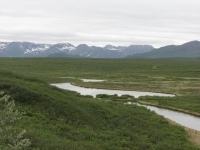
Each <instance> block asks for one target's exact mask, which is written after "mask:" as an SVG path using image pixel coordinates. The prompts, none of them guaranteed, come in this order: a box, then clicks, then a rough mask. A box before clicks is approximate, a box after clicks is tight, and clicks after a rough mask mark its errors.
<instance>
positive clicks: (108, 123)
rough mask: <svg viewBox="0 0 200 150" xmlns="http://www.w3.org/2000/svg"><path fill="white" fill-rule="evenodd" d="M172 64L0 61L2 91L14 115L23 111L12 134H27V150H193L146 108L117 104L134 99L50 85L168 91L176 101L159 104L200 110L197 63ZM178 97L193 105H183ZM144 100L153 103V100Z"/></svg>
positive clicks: (181, 135) (180, 131) (178, 130)
mask: <svg viewBox="0 0 200 150" xmlns="http://www.w3.org/2000/svg"><path fill="white" fill-rule="evenodd" d="M173 61H174V62H176V63H174V62H173ZM173 61H172V62H171V61H169V60H130V59H123V60H122V59H116V60H115V59H113V60H112V59H53V58H51V59H45V58H43V59H38V58H37V59H22V58H11V59H9V58H7V59H1V60H0V68H1V69H0V91H4V92H5V93H6V94H8V95H10V96H11V97H12V98H13V99H14V100H15V103H16V108H15V109H16V110H19V111H20V112H24V113H25V114H24V115H23V116H22V118H21V120H20V121H19V122H17V123H16V124H14V126H13V127H12V129H13V130H15V129H16V130H18V131H22V130H23V129H25V130H26V131H27V132H26V133H25V134H24V137H25V138H27V139H29V140H30V142H31V145H30V149H34V150H39V149H41V150H42V149H49V150H50V149H52V150H53V149H59V150H62V149H63V150H64V149H72V150H73V149H76V150H77V149H81V150H82V149H87V150H88V149H95V150H98V149H107V150H109V149H110V150H113V149H116V150H117V149H120V150H122V149H124V150H125V149H138V150H142V149H145V150H146V149H149V150H154V149H158V150H159V149H164V150H165V149H170V150H173V149H174V150H178V149H180V150H182V149H193V150H195V149H196V150H197V149H199V148H198V147H196V146H195V145H194V144H193V143H191V142H190V141H189V140H188V135H187V133H186V132H185V130H184V129H183V128H182V127H180V126H176V125H173V124H170V123H168V121H167V120H166V119H164V118H163V117H162V116H159V115H157V114H155V113H154V112H151V111H149V110H147V109H146V108H144V107H138V106H134V105H124V103H123V102H121V101H123V99H134V98H133V97H129V96H122V97H118V98H117V99H118V101H111V100H112V99H116V97H115V96H110V97H106V96H105V95H104V96H103V97H104V98H105V97H106V99H105V100H103V99H102V100H98V99H94V98H92V97H90V96H81V95H80V94H78V93H76V92H72V91H66V90H62V89H58V88H56V87H53V86H51V85H49V83H55V82H72V83H74V84H77V85H81V86H86V87H93V86H96V87H97V88H110V89H126V90H135V89H137V90H144V91H154V92H165V93H174V94H176V95H178V96H177V98H176V99H175V100H176V101H177V103H170V101H172V100H171V99H170V98H169V99H163V102H162V104H159V105H166V106H167V105H170V106H173V107H177V108H179V107H181V108H182V109H191V110H192V111H195V112H198V110H197V109H196V108H195V107H196V105H198V93H199V92H198V90H197V89H198V88H199V87H198V86H197V85H198V82H199V78H200V75H198V74H196V71H198V66H196V65H197V64H198V63H200V62H199V61H198V60H173ZM173 63H174V65H172V64H173ZM170 65H171V66H170ZM193 65H194V66H193ZM193 72H194V73H193ZM59 77H76V78H92V79H103V80H106V82H102V83H101V82H99V83H84V82H82V81H81V80H79V79H73V78H59ZM142 79H143V80H142ZM172 83H173V84H172ZM171 84H172V85H171ZM185 85H187V86H185ZM191 89H192V90H191ZM183 91H185V92H183ZM99 96H100V97H101V96H102V95H99ZM192 96H194V97H195V98H191V97H192ZM182 97H183V99H182ZM184 97H188V98H191V99H192V100H191V101H187V98H185V99H184ZM110 99H111V100H110ZM195 99H196V100H195ZM142 100H144V101H152V102H155V103H158V102H156V101H158V99H156V98H155V97H154V99H152V100H151V99H150V98H148V97H146V99H145V98H142ZM181 100H183V102H182V101H181ZM159 102H160V101H159ZM188 104H191V105H192V107H190V106H187V105H188ZM186 106H187V107H186Z"/></svg>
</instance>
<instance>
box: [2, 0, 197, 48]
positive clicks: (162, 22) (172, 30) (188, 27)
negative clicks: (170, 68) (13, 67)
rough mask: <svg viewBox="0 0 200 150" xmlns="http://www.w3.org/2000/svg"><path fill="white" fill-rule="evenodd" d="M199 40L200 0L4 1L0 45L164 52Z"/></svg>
mask: <svg viewBox="0 0 200 150" xmlns="http://www.w3.org/2000/svg"><path fill="white" fill-rule="evenodd" d="M192 40H198V41H199V40H200V0H0V41H29V42H37V43H71V44H73V45H75V46H76V45H78V44H82V43H85V44H88V45H90V46H92V45H96V46H105V45H107V44H112V45H115V46H118V45H121V46H128V45H131V44H149V45H152V46H154V47H161V46H165V45H169V44H175V45H179V44H183V43H185V42H188V41H192Z"/></svg>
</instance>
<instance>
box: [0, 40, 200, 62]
mask: <svg viewBox="0 0 200 150" xmlns="http://www.w3.org/2000/svg"><path fill="white" fill-rule="evenodd" d="M0 57H73V58H74V57H76V58H80V57H81V58H84V57H86V58H125V57H126V58H197V57H200V42H199V41H190V42H187V43H184V44H182V45H167V46H164V47H161V48H154V47H153V46H151V45H130V46H113V45H106V46H105V47H97V46H88V45H86V44H80V45H78V46H77V47H76V46H74V45H72V44H70V43H58V44H37V43H31V42H0Z"/></svg>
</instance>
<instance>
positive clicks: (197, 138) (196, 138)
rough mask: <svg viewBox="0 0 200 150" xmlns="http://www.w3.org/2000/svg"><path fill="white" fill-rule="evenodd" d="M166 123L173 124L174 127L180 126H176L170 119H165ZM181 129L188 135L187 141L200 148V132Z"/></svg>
mask: <svg viewBox="0 0 200 150" xmlns="http://www.w3.org/2000/svg"><path fill="white" fill-rule="evenodd" d="M166 119H167V118H166ZM167 121H168V122H169V123H171V124H175V125H178V126H181V125H180V124H178V123H176V122H175V121H172V120H170V119H167ZM182 127H183V126H182ZM183 128H184V129H185V131H186V132H187V134H188V139H189V140H190V141H191V142H193V143H195V144H196V145H198V146H199V147H200V131H197V130H194V129H190V128H187V127H183Z"/></svg>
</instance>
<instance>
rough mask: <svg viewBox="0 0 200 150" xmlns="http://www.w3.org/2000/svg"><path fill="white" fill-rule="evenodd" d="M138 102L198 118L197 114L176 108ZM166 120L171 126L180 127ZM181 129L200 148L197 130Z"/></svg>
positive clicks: (199, 137)
mask: <svg viewBox="0 0 200 150" xmlns="http://www.w3.org/2000/svg"><path fill="white" fill-rule="evenodd" d="M138 102H139V103H140V104H144V105H150V106H156V107H159V108H166V109H170V110H174V111H178V112H183V113H186V114H190V115H194V114H195V116H197V117H200V114H199V113H195V112H191V111H187V110H182V109H177V108H173V107H166V106H160V105H156V104H153V103H149V102H145V101H138ZM166 119H167V121H168V122H169V123H171V124H175V125H178V126H182V125H180V124H178V123H176V122H175V121H173V120H170V119H168V118H166ZM182 127H183V128H184V129H185V131H186V132H187V134H188V138H189V140H190V141H191V142H193V143H195V144H196V145H198V146H199V147H200V131H197V130H194V129H191V128H188V127H185V126H182Z"/></svg>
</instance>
